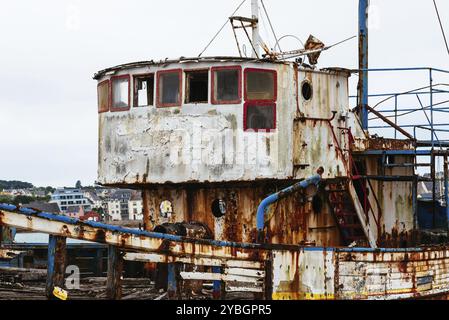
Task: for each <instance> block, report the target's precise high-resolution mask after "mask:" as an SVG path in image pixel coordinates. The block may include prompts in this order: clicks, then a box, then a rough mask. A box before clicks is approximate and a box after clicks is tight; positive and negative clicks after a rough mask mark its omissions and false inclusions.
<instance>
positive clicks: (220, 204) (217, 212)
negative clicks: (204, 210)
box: [212, 199, 226, 218]
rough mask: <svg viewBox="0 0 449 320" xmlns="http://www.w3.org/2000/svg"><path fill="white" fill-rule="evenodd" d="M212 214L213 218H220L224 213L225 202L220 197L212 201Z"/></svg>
mask: <svg viewBox="0 0 449 320" xmlns="http://www.w3.org/2000/svg"><path fill="white" fill-rule="evenodd" d="M212 214H213V215H214V217H215V218H221V217H223V216H224V215H225V214H226V202H224V201H223V200H221V199H215V200H214V201H213V202H212Z"/></svg>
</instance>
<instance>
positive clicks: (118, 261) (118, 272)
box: [106, 246, 123, 300]
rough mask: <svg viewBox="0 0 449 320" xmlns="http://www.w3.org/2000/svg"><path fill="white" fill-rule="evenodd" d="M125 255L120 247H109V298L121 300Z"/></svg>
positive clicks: (107, 290)
mask: <svg viewBox="0 0 449 320" xmlns="http://www.w3.org/2000/svg"><path fill="white" fill-rule="evenodd" d="M122 271H123V257H122V255H121V252H120V250H119V248H117V247H115V246H109V247H108V278H107V284H106V296H107V298H108V299H109V300H120V299H121V297H122Z"/></svg>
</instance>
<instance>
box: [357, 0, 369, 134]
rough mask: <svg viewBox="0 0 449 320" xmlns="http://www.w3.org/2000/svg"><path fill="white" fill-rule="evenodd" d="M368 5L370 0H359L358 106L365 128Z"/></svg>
mask: <svg viewBox="0 0 449 320" xmlns="http://www.w3.org/2000/svg"><path fill="white" fill-rule="evenodd" d="M368 6H369V0H359V70H360V71H359V85H358V98H359V101H358V107H359V116H360V121H361V123H362V128H363V130H368V110H367V108H366V106H367V105H368V70H367V69H368V67H369V65H368Z"/></svg>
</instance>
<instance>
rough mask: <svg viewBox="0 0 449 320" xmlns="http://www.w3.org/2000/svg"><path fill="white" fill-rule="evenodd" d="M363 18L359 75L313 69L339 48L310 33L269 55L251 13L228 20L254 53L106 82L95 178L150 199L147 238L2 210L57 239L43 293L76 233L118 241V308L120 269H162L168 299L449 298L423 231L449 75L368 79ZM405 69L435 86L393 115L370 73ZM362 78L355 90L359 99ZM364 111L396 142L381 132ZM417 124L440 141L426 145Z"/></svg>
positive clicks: (439, 244) (433, 72)
mask: <svg viewBox="0 0 449 320" xmlns="http://www.w3.org/2000/svg"><path fill="white" fill-rule="evenodd" d="M257 2H258V1H253V9H254V7H256V9H257V7H258V4H257ZM367 7H368V1H366V0H360V13H359V21H360V28H359V29H360V30H359V42H360V53H359V58H360V66H359V69H357V70H345V69H341V68H327V69H318V68H317V67H316V66H315V65H316V63H317V61H318V59H319V55H320V54H321V53H322V52H323V51H325V50H326V49H327V48H328V47H326V46H325V45H324V44H322V43H321V42H320V41H319V40H318V39H316V38H315V37H310V38H309V40H308V41H307V43H306V45H305V48H304V49H301V50H296V51H291V52H275V51H274V50H270V49H267V48H266V47H264V46H263V45H262V44H261V42H260V41H259V40H258V39H259V36H258V33H257V28H258V26H257V25H258V13H257V10H256V9H254V10H253V15H252V17H251V18H243V17H231V23H232V26H233V30H235V29H234V28H235V27H236V25H235V24H240V26H241V28H243V29H245V31H246V29H252V31H253V37H252V38H250V37H249V35H248V34H247V35H248V38H249V39H250V42H251V44H252V49H253V57H242V55H241V54H240V56H239V57H194V58H180V59H176V60H164V61H143V62H136V63H129V64H123V65H119V66H116V67H111V68H108V69H105V70H102V71H99V72H98V73H96V74H95V75H94V79H95V80H96V81H97V83H98V113H99V159H98V161H99V162H98V181H99V183H100V184H102V185H104V186H110V187H123V188H127V189H135V190H141V191H142V195H143V201H144V221H143V222H144V230H135V229H130V228H122V227H118V226H111V225H107V224H102V223H98V222H89V221H87V222H82V221H80V220H77V219H71V218H67V217H62V216H58V215H54V214H49V213H45V212H39V211H37V210H33V209H27V208H20V207H17V206H12V205H6V204H3V205H0V225H2V226H4V227H14V228H20V229H26V230H33V231H39V232H43V233H48V234H50V235H51V236H50V242H49V245H48V266H47V270H48V275H47V292H48V294H49V295H51V292H52V290H53V288H54V287H55V286H62V283H63V280H64V270H65V269H64V266H65V256H66V254H65V241H66V238H73V239H81V240H87V241H91V242H96V243H101V244H106V245H108V268H107V296H108V298H110V299H120V297H121V274H122V269H123V260H127V261H139V262H142V263H146V264H148V265H152V266H153V267H154V268H157V270H158V274H159V277H163V279H162V281H165V283H166V285H167V292H168V297H169V298H173V299H176V298H179V297H182V296H183V290H186V289H185V288H190V287H189V286H187V284H188V283H192V282H194V283H199V285H200V286H201V285H202V284H203V283H212V284H213V297H214V298H216V299H225V298H226V296H227V295H228V294H230V293H232V292H245V293H251V294H253V295H254V297H255V298H258V299H268V300H270V299H289V300H291V299H303V300H334V299H337V300H340V299H341V300H345V299H414V298H426V299H427V298H442V299H443V298H446V297H447V296H448V293H449V267H448V265H449V264H448V263H449V247H447V243H448V241H447V240H448V235H447V229H448V225H447V221H448V219H446V223H445V224H444V225H443V226H436V225H435V224H432V223H430V227H429V225H428V224H426V228H423V227H422V224H420V221H419V219H418V209H419V208H418V207H419V201H418V195H417V188H418V183H419V182H421V181H431V182H433V185H434V186H435V181H436V171H437V169H438V168H437V160H441V161H443V163H444V177H443V179H444V184H445V187H446V188H445V190H446V193H445V195H444V197H445V198H444V200H446V202H445V208H446V213H447V217H449V207H448V205H447V203H448V201H447V199H448V198H449V196H448V188H447V186H448V176H449V171H448V156H449V151H448V149H447V147H448V144H447V143H445V142H443V141H440V140H438V138H436V134H435V133H436V132H438V130H441V129H439V124H438V123H434V121H433V120H434V117H433V114H434V113H435V112H438V111H439V110H438V108H435V104H436V102H434V100H433V99H434V97H435V96H437V95H443V94H447V93H449V92H448V91H445V89H444V88H442V87H441V85H439V84H437V83H435V82H434V81H435V80H434V79H435V77H437V76H438V75H447V74H449V72H447V71H444V70H439V69H433V68H409V69H404V68H403V69H369V67H368V29H367V23H366V19H367ZM239 48H240V46H239ZM261 49H263V50H264V51H265V53H264V54H261V53H260V50H261ZM240 53H241V52H240ZM298 57H300V58H299V59H296V58H298ZM293 58H295V59H296V60H293V61H292V60H291V59H293ZM306 58H308V59H309V63H310V65H309V64H306V63H305V59H306ZM399 71H401V72H407V71H419V72H424V73H427V74H428V75H429V85H428V86H426V87H424V88H420V89H419V90H412V91H410V92H395V93H392V94H390V93H388V94H385V95H382V98H385V99H386V100H384V101H388V100H389V99H393V100H394V99H396V100H395V101H396V108H395V110H393V111H391V110H383V111H381V110H380V109H381V107H379V105H380V104H378V105H376V106H374V105H371V104H370V99H372V98H374V97H376V98H378V97H379V95H370V94H369V92H368V75H369V74H371V73H389V72H399ZM354 74H357V75H358V76H359V85H358V93H357V95H356V96H350V93H349V82H348V79H349V77H351V75H354ZM410 94H413V95H417V96H418V97H419V96H421V95H425V96H427V97H429V98H430V101H431V102H430V106H429V107H426V108H424V107H423V110H424V113H425V112H426V111H425V110H428V112H429V113H431V115H432V116H431V119H428V120H429V122H428V123H425V124H424V125H422V124H416V125H415V124H413V125H410V126H406V127H404V126H402V127H401V126H399V125H398V124H397V121H396V122H395V120H397V115H398V112H404V110H402V111H401V109H400V108H398V105H397V101H398V99H399V98H401V97H402V96H405V95H410ZM435 101H436V98H435ZM378 107H379V108H378ZM418 111H421V112H422V110H421V108H419V109H417V110H415V111H413V112H418ZM440 111H441V108H440ZM391 114H393V115H396V119H394V120H391V119H392V117H391ZM369 116H373V117H375V119H376V120H378V121H381V122H383V123H384V126H386V127H388V128H390V129H392V130H393V132H394V137H387V138H384V137H379V136H374V135H372V134H370V130H373V129H376V128H373V127H370V121H371V120H370V119H369ZM426 116H427V113H426ZM393 118H394V117H393ZM382 128H385V127H382ZM423 128H424V129H423ZM410 129H412V130H410ZM419 129H423V130H427V131H430V137H431V138H430V140H426V141H423V140H420V139H418V136H417V134H416V131H417V130H419ZM411 131H413V133H411ZM398 136H400V137H401V139H399V138H398ZM422 159H426V161H427V162H422V161H420V160H422ZM420 167H425V168H429V169H430V172H431V177H430V178H424V177H422V176H420V175H419V174H418V172H417V168H420ZM433 195H434V200H435V190H434V192H433ZM433 215H434V216H435V215H436V211H435V210H434V212H433ZM430 220H432V219H430ZM434 220H435V219H434ZM427 221H428V219H427ZM436 229H439V230H436ZM5 230H6V229H5ZM432 234H433V236H432ZM435 234H437V235H436V236H435Z"/></svg>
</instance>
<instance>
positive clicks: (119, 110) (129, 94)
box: [109, 74, 131, 112]
mask: <svg viewBox="0 0 449 320" xmlns="http://www.w3.org/2000/svg"><path fill="white" fill-rule="evenodd" d="M119 79H128V106H127V107H123V108H114V106H113V105H112V94H113V92H112V91H113V90H114V80H119ZM109 108H110V110H111V112H121V111H128V110H129V109H131V76H130V75H129V74H125V75H122V76H113V77H111V84H110V90H109Z"/></svg>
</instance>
